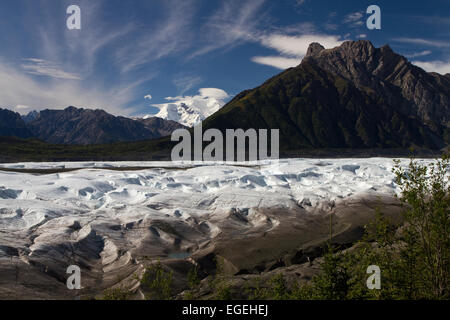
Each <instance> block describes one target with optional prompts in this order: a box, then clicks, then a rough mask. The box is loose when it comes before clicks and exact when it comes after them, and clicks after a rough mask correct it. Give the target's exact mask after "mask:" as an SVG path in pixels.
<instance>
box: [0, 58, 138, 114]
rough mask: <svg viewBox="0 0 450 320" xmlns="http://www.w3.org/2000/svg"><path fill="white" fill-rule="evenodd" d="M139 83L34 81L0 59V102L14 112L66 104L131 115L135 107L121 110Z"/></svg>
mask: <svg viewBox="0 0 450 320" xmlns="http://www.w3.org/2000/svg"><path fill="white" fill-rule="evenodd" d="M139 84H140V82H134V83H128V84H126V85H123V86H113V87H108V86H104V85H101V84H97V85H92V84H88V83H83V82H82V81H73V80H71V79H61V78H53V77H49V79H48V81H40V80H39V79H34V78H33V77H30V75H29V74H28V73H27V72H26V71H24V70H22V69H20V68H17V67H14V66H11V65H10V64H8V63H5V62H4V61H1V60H0V88H1V90H0V101H1V104H2V106H3V107H6V108H14V109H16V111H18V112H21V113H22V112H27V111H30V110H42V109H47V108H48V109H63V108H66V107H68V106H69V105H73V106H76V107H85V108H101V109H104V110H106V111H108V112H110V113H112V114H115V115H131V114H133V113H134V112H136V108H133V107H125V106H126V105H127V104H128V103H129V101H132V100H134V97H135V88H136V87H137V86H138V85H139Z"/></svg>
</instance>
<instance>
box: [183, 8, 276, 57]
mask: <svg viewBox="0 0 450 320" xmlns="http://www.w3.org/2000/svg"><path fill="white" fill-rule="evenodd" d="M265 2H266V0H243V1H238V0H230V1H224V2H223V5H222V6H221V7H220V8H219V9H218V10H217V11H216V12H215V13H214V14H212V15H211V16H210V17H209V18H208V20H207V22H206V23H205V24H204V25H203V26H202V28H201V29H202V34H203V35H204V36H203V39H204V40H203V41H200V42H201V47H200V49H198V50H196V51H194V52H193V53H192V54H191V55H189V57H188V58H190V59H192V58H195V57H198V56H202V55H205V54H207V53H209V52H212V51H215V50H218V49H226V50H230V49H232V48H234V47H235V46H237V45H239V44H242V43H244V42H249V41H255V40H256V39H257V38H258V34H259V30H258V26H259V25H260V23H261V22H262V21H263V20H264V19H268V17H267V16H266V15H265V14H264V13H263V12H262V8H263V5H264V3H265ZM265 22H267V20H266V21H265Z"/></svg>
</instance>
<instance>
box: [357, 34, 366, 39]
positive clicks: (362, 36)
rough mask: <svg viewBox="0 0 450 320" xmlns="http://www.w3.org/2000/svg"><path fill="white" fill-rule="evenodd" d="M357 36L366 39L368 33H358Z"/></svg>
mask: <svg viewBox="0 0 450 320" xmlns="http://www.w3.org/2000/svg"><path fill="white" fill-rule="evenodd" d="M356 37H357V38H359V39H365V38H367V34H365V33H362V34H358V35H357V36H356Z"/></svg>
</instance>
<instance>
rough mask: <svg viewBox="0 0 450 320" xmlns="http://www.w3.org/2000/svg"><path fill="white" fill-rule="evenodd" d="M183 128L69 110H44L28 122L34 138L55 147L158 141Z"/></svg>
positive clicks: (97, 111)
mask: <svg viewBox="0 0 450 320" xmlns="http://www.w3.org/2000/svg"><path fill="white" fill-rule="evenodd" d="M179 127H182V126H181V125H178V124H176V123H173V122H167V121H164V120H162V121H159V120H153V121H147V122H141V121H138V120H133V119H129V118H124V117H115V116H113V115H111V114H108V113H106V112H105V111H103V110H86V109H77V108H74V107H69V108H67V109H65V110H44V111H41V112H40V113H39V116H38V117H37V118H36V119H35V120H33V121H31V122H29V123H28V128H29V129H30V131H31V132H32V133H33V136H34V137H36V138H38V139H40V140H43V141H46V142H49V143H54V144H81V145H88V144H102V143H113V142H126V141H139V140H148V139H156V138H159V137H162V136H165V135H168V134H170V133H171V132H172V131H173V130H174V129H177V128H179Z"/></svg>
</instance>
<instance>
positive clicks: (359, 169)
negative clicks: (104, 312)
mask: <svg viewBox="0 0 450 320" xmlns="http://www.w3.org/2000/svg"><path fill="white" fill-rule="evenodd" d="M419 161H421V162H425V163H429V162H431V161H432V160H419ZM407 163H408V160H404V161H403V164H405V165H406V164H407ZM393 165H394V163H393V161H392V159H384V158H372V159H330V160H326V159H325V160H317V159H295V160H280V161H279V162H274V163H271V164H265V165H262V166H254V167H249V166H247V167H241V166H230V165H222V166H217V165H215V166H214V165H202V166H194V167H192V166H189V165H186V164H178V165H175V166H174V164H173V163H171V162H166V163H161V162H102V163H86V162H85V163H81V162H78V163H73V162H72V163H18V164H3V165H0V167H4V168H16V169H37V168H41V169H42V168H45V169H49V168H84V169H81V170H77V171H73V172H67V173H57V174H49V175H35V174H28V173H13V172H2V171H0V230H6V231H8V230H9V231H24V230H26V229H30V228H33V227H35V226H37V225H41V224H42V223H51V221H52V220H54V219H56V221H60V220H61V219H60V218H63V217H64V220H66V221H67V223H68V224H70V221H72V220H78V221H79V220H83V221H89V222H92V221H98V220H99V221H102V220H106V219H114V220H118V221H121V222H122V223H127V222H129V221H137V219H144V218H149V217H150V218H151V217H154V216H155V217H172V218H177V219H182V220H187V219H189V218H190V217H191V216H197V215H202V214H206V213H208V214H214V215H220V214H222V213H223V212H225V211H227V210H230V209H238V210H252V209H255V208H262V207H263V208H274V207H295V206H297V205H298V204H301V203H309V204H310V205H311V206H315V205H317V204H320V203H322V202H323V201H339V200H340V199H345V198H348V197H352V196H363V195H393V194H394V193H396V192H397V191H398V190H397V188H396V185H395V184H394V175H393V173H392V167H393ZM110 167H151V169H145V170H140V171H113V170H108V168H110ZM158 167H160V168H158ZM161 167H164V169H163V168H161ZM168 167H171V168H168ZM96 168H106V169H96ZM55 223H56V222H55ZM58 225H59V224H58Z"/></svg>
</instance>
